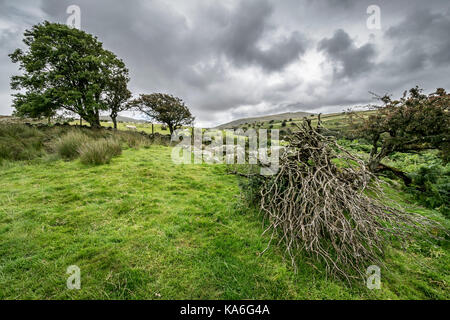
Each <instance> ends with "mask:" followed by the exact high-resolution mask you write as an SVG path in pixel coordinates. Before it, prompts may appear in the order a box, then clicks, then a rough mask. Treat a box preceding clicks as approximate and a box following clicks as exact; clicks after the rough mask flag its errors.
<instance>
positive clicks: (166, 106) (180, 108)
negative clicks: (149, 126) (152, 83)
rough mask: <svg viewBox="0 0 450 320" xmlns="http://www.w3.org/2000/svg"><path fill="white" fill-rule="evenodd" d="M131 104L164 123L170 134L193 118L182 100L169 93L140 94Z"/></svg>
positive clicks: (191, 121)
mask: <svg viewBox="0 0 450 320" xmlns="http://www.w3.org/2000/svg"><path fill="white" fill-rule="evenodd" d="M132 105H133V107H134V108H136V109H137V110H139V111H140V112H142V113H144V114H145V115H147V116H148V117H150V118H152V119H154V120H156V121H158V122H161V123H164V124H166V125H167V126H168V127H169V130H170V133H171V134H172V133H173V132H174V131H175V130H176V129H178V128H180V127H182V126H185V125H192V124H193V123H194V120H195V118H194V117H193V116H192V114H191V112H190V111H189V109H188V107H187V106H186V105H185V104H184V102H183V100H181V99H180V98H177V97H174V96H172V95H169V94H164V93H154V94H141V95H140V97H139V98H138V99H135V100H134V101H133V102H132Z"/></svg>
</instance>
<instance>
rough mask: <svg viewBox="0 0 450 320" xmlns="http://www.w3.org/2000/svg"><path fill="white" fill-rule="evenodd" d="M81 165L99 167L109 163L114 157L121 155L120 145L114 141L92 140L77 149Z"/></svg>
mask: <svg viewBox="0 0 450 320" xmlns="http://www.w3.org/2000/svg"><path fill="white" fill-rule="evenodd" d="M78 153H79V154H80V161H81V163H83V164H90V165H101V164H107V163H110V161H111V159H112V158H113V157H115V156H118V155H120V154H122V148H121V146H120V143H119V142H118V141H117V140H115V139H111V138H109V139H100V140H92V141H88V142H86V143H84V144H82V145H81V146H80V147H79V148H78Z"/></svg>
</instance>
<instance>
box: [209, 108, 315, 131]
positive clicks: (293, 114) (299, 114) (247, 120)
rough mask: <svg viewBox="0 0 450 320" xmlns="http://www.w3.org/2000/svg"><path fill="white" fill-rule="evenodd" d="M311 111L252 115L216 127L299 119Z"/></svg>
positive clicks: (308, 114) (225, 127)
mask: <svg viewBox="0 0 450 320" xmlns="http://www.w3.org/2000/svg"><path fill="white" fill-rule="evenodd" d="M311 115H312V113H308V112H286V113H280V114H274V115H269V116H262V117H253V118H243V119H238V120H234V121H231V122H228V123H225V124H222V125H220V126H217V127H216V128H217V129H227V128H233V127H238V126H241V125H243V124H246V123H248V124H250V123H255V122H267V121H271V120H274V121H283V120H289V119H301V118H304V117H308V116H311Z"/></svg>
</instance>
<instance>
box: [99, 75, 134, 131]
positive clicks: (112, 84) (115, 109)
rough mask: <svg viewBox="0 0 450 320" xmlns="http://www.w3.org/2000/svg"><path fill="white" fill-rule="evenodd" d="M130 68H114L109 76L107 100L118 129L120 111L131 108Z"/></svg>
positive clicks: (115, 126)
mask: <svg viewBox="0 0 450 320" xmlns="http://www.w3.org/2000/svg"><path fill="white" fill-rule="evenodd" d="M129 81H130V79H129V77H128V70H127V69H125V68H114V70H113V72H112V75H111V76H110V78H109V81H108V85H107V89H106V96H105V102H106V103H107V105H108V106H109V110H110V117H111V119H112V122H113V123H114V129H117V116H118V115H119V113H120V112H122V111H126V110H129V109H130V107H131V106H130V104H129V103H128V102H129V99H130V98H131V92H130V90H128V82H129Z"/></svg>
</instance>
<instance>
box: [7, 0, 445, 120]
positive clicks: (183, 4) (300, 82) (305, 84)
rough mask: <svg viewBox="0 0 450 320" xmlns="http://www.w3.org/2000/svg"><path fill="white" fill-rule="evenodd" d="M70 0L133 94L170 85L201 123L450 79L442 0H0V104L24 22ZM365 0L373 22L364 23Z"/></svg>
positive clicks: (340, 105) (57, 14) (330, 105)
mask: <svg viewBox="0 0 450 320" xmlns="http://www.w3.org/2000/svg"><path fill="white" fill-rule="evenodd" d="M72 4H75V5H79V6H80V8H81V27H82V29H83V30H85V31H87V32H89V33H92V34H95V35H96V36H98V38H99V39H100V40H101V41H102V42H103V43H104V46H105V47H106V48H108V49H110V50H112V51H113V52H115V53H116V54H117V55H118V56H119V57H121V58H122V59H124V61H125V63H126V64H127V66H128V68H129V69H130V75H131V79H132V81H131V83H130V87H131V90H132V91H133V93H134V94H139V93H147V92H148V93H150V92H168V93H171V94H174V95H177V96H180V97H181V98H183V99H184V100H185V101H186V103H187V104H188V106H189V107H190V108H191V109H192V111H193V113H194V115H195V116H196V117H197V119H198V120H199V123H200V124H207V125H212V124H218V123H221V122H226V121H229V120H232V118H233V117H241V116H252V115H261V114H270V113H277V112H283V111H302V110H303V111H315V110H317V111H321V112H327V111H339V110H342V109H345V108H346V107H347V106H348V105H352V104H358V103H361V104H364V103H367V102H368V101H370V99H371V97H370V95H369V94H368V91H375V92H378V93H381V94H383V93H394V94H397V93H401V92H402V91H403V90H405V89H408V87H412V86H415V85H416V84H418V85H421V86H423V87H425V89H427V90H428V89H429V90H432V89H433V88H435V87H437V86H441V87H447V88H449V87H450V79H449V78H448V77H447V76H446V75H447V74H448V72H450V70H449V68H450V67H449V66H450V40H449V39H450V38H449V37H448V33H449V31H450V23H449V21H450V18H449V12H450V11H449V9H450V3H449V2H448V1H446V0H430V1H427V2H424V1H419V0H413V1H400V0H399V1H387V0H376V1H373V0H361V1H352V0H345V1H341V0H314V1H312V0H283V1H279V0H226V1H208V0H182V1H181V0H180V1H175V0H174V1H162V0H153V1H147V0H134V1H131V2H126V1H119V0H116V1H113V0H95V1H94V0H40V1H39V0H33V1H31V0H23V1H16V2H12V1H5V0H0V40H1V46H0V71H1V74H2V77H1V78H0V114H2V113H9V112H10V109H9V107H8V106H9V104H10V98H9V96H10V94H11V91H10V89H9V77H10V76H11V75H12V74H15V73H17V66H15V65H13V64H12V63H11V62H10V60H9V58H8V57H7V54H8V53H10V52H12V51H13V50H14V49H15V48H17V47H19V46H21V38H22V35H23V31H24V30H25V29H26V28H29V27H31V26H32V25H33V24H35V23H38V22H42V21H43V20H50V21H55V22H61V23H65V22H66V19H67V17H68V14H67V13H66V9H67V7H68V6H69V5H72ZM372 4H377V5H379V6H380V8H381V14H382V30H380V31H370V30H368V29H367V27H366V19H367V13H366V9H367V7H368V6H369V5H372ZM371 33H373V35H370V34H371Z"/></svg>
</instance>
